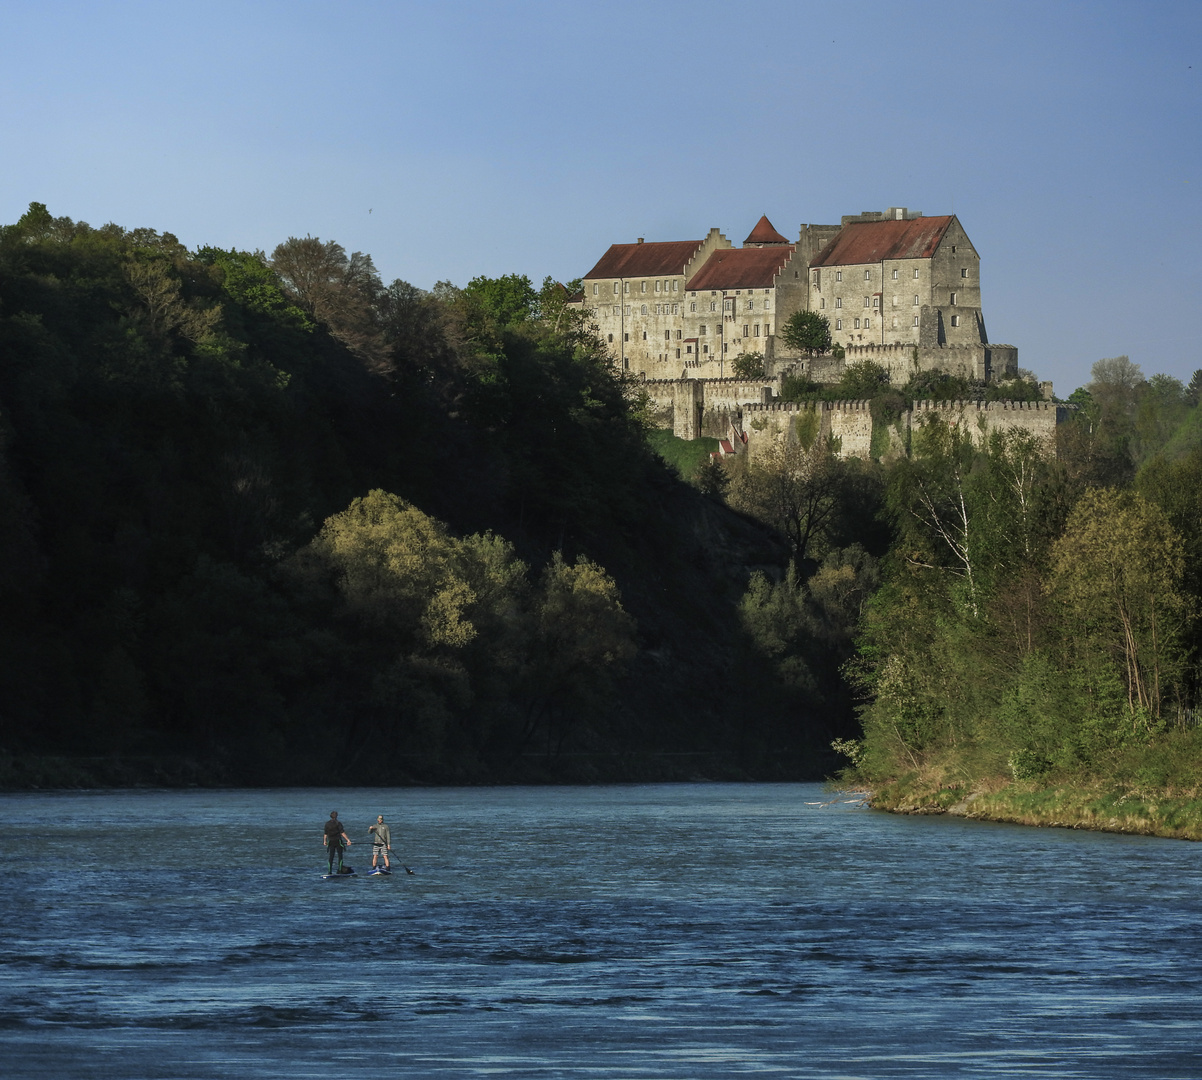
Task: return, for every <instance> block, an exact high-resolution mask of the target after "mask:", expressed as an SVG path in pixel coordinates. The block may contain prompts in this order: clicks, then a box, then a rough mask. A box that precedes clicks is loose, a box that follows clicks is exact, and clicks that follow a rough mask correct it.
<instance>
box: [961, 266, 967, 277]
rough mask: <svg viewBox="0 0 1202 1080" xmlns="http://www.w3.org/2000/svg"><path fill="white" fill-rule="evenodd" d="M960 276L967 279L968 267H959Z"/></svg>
mask: <svg viewBox="0 0 1202 1080" xmlns="http://www.w3.org/2000/svg"><path fill="white" fill-rule="evenodd" d="M960 276H961V277H968V267H967V266H962V267H960Z"/></svg>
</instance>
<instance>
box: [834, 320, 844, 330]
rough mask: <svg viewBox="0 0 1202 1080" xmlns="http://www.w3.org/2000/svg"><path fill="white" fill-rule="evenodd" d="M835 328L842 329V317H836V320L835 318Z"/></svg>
mask: <svg viewBox="0 0 1202 1080" xmlns="http://www.w3.org/2000/svg"><path fill="white" fill-rule="evenodd" d="M835 329H836V330H842V329H843V320H842V319H836V320H835Z"/></svg>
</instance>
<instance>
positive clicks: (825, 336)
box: [780, 311, 831, 356]
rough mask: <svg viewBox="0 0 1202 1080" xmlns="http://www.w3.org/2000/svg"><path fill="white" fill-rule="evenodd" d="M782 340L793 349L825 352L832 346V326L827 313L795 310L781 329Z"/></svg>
mask: <svg viewBox="0 0 1202 1080" xmlns="http://www.w3.org/2000/svg"><path fill="white" fill-rule="evenodd" d="M780 335H781V340H782V341H783V342H784V343H785V344H786V345H787V346H789V348H791V349H799V350H802V351H804V352H808V353H809V354H810V355H811V356H812V355H813V354H814V353H816V352H825V351H826V350H827V349H829V348H830V347H831V327H830V323H829V322H828V321H827V318H826V316H825V315H822V314H820V313H819V312H817V311H795V312H794V313H793V314H792V315H790V316H789V318H788V319H786V320H785V325H784V327H783V328H782V329H781V331H780Z"/></svg>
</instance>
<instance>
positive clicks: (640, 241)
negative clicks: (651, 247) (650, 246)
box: [636, 236, 643, 244]
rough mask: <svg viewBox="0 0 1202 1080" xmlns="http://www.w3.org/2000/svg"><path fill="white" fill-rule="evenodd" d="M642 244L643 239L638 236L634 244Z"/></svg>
mask: <svg viewBox="0 0 1202 1080" xmlns="http://www.w3.org/2000/svg"><path fill="white" fill-rule="evenodd" d="M642 242H643V238H642V237H641V236H640V237H639V238H638V240H637V241H636V243H639V244H641V243H642Z"/></svg>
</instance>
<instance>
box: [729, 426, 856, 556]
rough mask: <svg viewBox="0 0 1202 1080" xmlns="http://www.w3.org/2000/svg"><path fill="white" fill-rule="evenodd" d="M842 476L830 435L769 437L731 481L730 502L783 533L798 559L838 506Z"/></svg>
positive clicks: (807, 551) (808, 547) (810, 546)
mask: <svg viewBox="0 0 1202 1080" xmlns="http://www.w3.org/2000/svg"><path fill="white" fill-rule="evenodd" d="M842 477H843V468H842V465H841V463H840V462H839V460H838V459H837V458H836V457H835V451H834V447H833V446H832V445H831V442H830V440H829V439H822V438H819V439H815V440H814V442H813V443H812V444H811V445H810V446H808V447H806V446H802V445H801V443H799V442H793V441H786V440H781V441H778V442H771V443H769V444H768V445H767V446H765V447H764V448H763V449H762V450H759V451H757V452H756V455H755V457H754V458H753V459H752V460H751V461H750V463H749V464H748V465H747V466H746V467H745V469H744V470H743V472H742V473H741V474H739V476H738V478H737V481H736V482H735V483H733V484H732V486H731V493H730V502H731V505H732V506H734V507H735V509H737V510H742V511H743V512H744V513H748V514H751V515H752V516H753V517H757V518H759V519H760V520H761V521H763V522H765V523H766V524H768V525H771V526H773V527H774V528H777V529H779V530H780V531H781V532H782V533H784V535H785V536H786V538H787V539H788V541H789V546H790V547H791V548H792V549H793V557H794V559H795V560H796V561H798V562H800V561H801V560H803V559H805V558H807V557H809V554H810V551H811V548H812V546H813V545H814V543H815V541H816V540H817V539H818V538H819V537H820V536H821V535H822V534H823V531H824V529H825V528H826V526H827V524H828V523H829V522H830V521H831V520H832V519H833V518H834V516H835V514H836V512H837V510H838V508H839V495H840V490H841V482H842Z"/></svg>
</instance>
